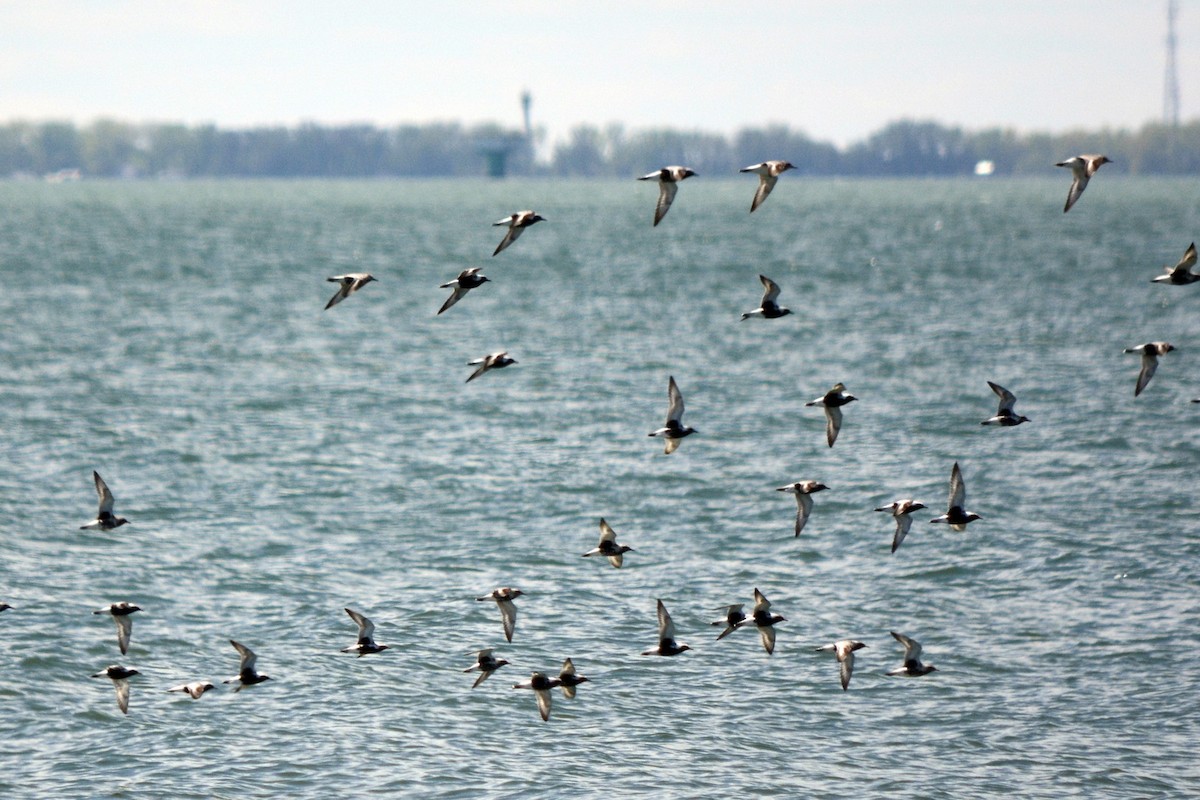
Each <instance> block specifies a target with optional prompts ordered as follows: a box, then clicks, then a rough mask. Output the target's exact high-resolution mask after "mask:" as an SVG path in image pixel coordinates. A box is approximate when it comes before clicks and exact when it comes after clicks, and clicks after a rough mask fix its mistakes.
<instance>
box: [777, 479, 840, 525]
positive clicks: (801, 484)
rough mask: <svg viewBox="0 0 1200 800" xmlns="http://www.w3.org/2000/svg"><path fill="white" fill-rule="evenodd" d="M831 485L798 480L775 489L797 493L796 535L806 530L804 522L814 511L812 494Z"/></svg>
mask: <svg viewBox="0 0 1200 800" xmlns="http://www.w3.org/2000/svg"><path fill="white" fill-rule="evenodd" d="M828 488H829V487H828V486H826V485H825V484H823V483H820V482H818V481H796V482H795V483H789V484H788V485H787V486H780V487H779V488H778V489H776V490H775V491H777V492H788V493H789V494H794V495H796V535H797V536H799V535H800V531H802V530H804V524H805V523H806V522H808V515H809V514H811V513H812V507H813V501H812V497H810V495H812V494H813V493H814V492H820V491H823V490H825V489H828Z"/></svg>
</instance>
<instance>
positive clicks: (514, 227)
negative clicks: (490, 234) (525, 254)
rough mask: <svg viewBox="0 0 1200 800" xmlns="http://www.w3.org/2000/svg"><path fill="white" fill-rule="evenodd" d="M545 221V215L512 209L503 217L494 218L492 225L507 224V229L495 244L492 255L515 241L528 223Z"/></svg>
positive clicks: (534, 223) (533, 223)
mask: <svg viewBox="0 0 1200 800" xmlns="http://www.w3.org/2000/svg"><path fill="white" fill-rule="evenodd" d="M545 221H546V218H545V217H543V216H542V215H541V214H537V213H535V212H533V211H514V212H513V213H512V214H509V215H508V216H507V217H505V218H504V219H498V220H496V221H495V222H493V223H492V226H493V227H494V226H497V225H507V226H508V230H507V231H505V232H504V238H503V239H501V240H500V244H498V245H496V249H495V250H494V251H492V256H496V255H498V254H499V253H500V251H501V250H503V249H504V248H506V247H508V246H509V245H510V244H512V243H513V242H515V241H516V240H517V238H518V237H519V236H520V235H521V234H522V233H524V232H525V229H526V228H528V227H529V226H530V225H536V224H537V223H539V222H545Z"/></svg>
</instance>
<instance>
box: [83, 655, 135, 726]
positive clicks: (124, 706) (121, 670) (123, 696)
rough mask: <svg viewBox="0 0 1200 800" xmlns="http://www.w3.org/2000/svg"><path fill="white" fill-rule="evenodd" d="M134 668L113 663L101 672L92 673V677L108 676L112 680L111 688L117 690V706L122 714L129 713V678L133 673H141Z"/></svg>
mask: <svg viewBox="0 0 1200 800" xmlns="http://www.w3.org/2000/svg"><path fill="white" fill-rule="evenodd" d="M141 674H142V673H140V672H138V671H137V670H136V669H126V668H125V667H122V666H121V665H119V664H113V665H112V666H110V667H108V668H107V669H105V670H104V671H103V672H97V673H95V674H93V675H92V677H93V678H108V679H109V680H111V681H112V682H113V688H114V689H116V690H117V708H119V709H121V713H122V714H128V713H129V679H130V678H132V677H133V676H134V675H141Z"/></svg>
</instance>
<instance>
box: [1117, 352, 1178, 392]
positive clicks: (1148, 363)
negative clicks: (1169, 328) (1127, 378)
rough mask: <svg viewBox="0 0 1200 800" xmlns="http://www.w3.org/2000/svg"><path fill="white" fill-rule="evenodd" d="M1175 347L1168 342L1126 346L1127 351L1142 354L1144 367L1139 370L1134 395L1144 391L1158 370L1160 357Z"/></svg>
mask: <svg viewBox="0 0 1200 800" xmlns="http://www.w3.org/2000/svg"><path fill="white" fill-rule="evenodd" d="M1174 349H1175V345H1173V344H1170V343H1168V342H1146V343H1145V344H1139V345H1138V346H1137V347H1126V348H1125V352H1126V353H1141V354H1142V369H1141V371H1140V372H1138V378H1137V385H1136V386H1134V387H1133V396H1134V397H1137V396H1138V395H1139V394H1141V393H1142V390H1143V389H1145V388H1146V386H1147V385H1149V383H1150V379H1151V378H1153V377H1154V373H1155V372H1156V371H1157V370H1158V357H1159V356H1165V355H1166V354H1167V353H1169V352H1171V351H1172V350H1174Z"/></svg>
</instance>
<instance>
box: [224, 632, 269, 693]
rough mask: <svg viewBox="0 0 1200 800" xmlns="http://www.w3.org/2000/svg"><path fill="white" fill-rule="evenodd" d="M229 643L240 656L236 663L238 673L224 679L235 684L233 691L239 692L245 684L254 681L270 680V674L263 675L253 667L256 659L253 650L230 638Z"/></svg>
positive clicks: (249, 684)
mask: <svg viewBox="0 0 1200 800" xmlns="http://www.w3.org/2000/svg"><path fill="white" fill-rule="evenodd" d="M229 643H230V644H231V645H233V648H234V649H235V650H237V651H238V655H239V656H241V662H240V663H239V665H238V674H237V675H235V676H234V677H232V678H230V679H228V680H227V681H225V683H236V684H237V686H235V687H234V689H233V690H234V691H235V692H240V691H241V690H242V689H245V688H246V687H247V686H253V685H254V684H256V683H262V682H263V681H269V680H271V676H270V675H263V674H261V673H259V672H258V671H256V670H255V669H254V665H255V663H256V662H257V661H258V656H257V655H255V654H254V651H253V650H251V649H250V648H249V647H246V646H245V645H243V644H238V643H237V642H235V641H234V640H233V639H230V640H229Z"/></svg>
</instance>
